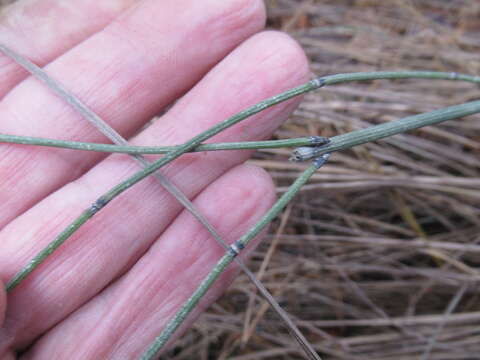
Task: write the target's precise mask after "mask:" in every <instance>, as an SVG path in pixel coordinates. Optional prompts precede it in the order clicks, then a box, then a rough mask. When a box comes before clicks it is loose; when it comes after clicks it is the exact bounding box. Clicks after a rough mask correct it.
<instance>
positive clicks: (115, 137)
mask: <svg viewBox="0 0 480 360" xmlns="http://www.w3.org/2000/svg"><path fill="white" fill-rule="evenodd" d="M2 51H3V52H4V53H5V54H6V55H7V56H10V57H11V58H12V59H13V60H14V61H16V62H17V63H18V64H20V65H21V66H23V67H24V68H25V69H26V70H27V71H29V72H30V73H31V74H32V75H33V76H35V77H36V78H37V79H39V80H41V81H43V82H45V83H46V85H47V87H48V88H49V89H50V90H52V91H53V92H54V93H56V94H57V95H59V96H60V97H61V98H62V99H64V100H65V101H66V102H68V103H69V104H70V105H71V106H72V107H73V108H74V109H76V110H77V111H78V112H79V113H80V114H81V115H82V116H83V117H84V118H85V119H87V120H88V121H89V122H90V123H92V124H93V125H94V126H95V127H97V129H98V130H100V132H102V133H103V134H104V135H105V136H107V137H108V138H109V139H110V140H111V141H112V142H113V143H114V144H115V145H121V146H130V144H129V143H128V142H127V140H125V139H124V138H123V137H122V136H121V135H120V134H119V133H118V132H117V131H115V129H113V128H112V127H111V126H109V125H108V124H107V123H106V122H105V121H104V120H103V119H102V118H100V116H98V115H97V114H96V113H95V112H94V111H93V110H91V109H90V108H88V107H87V106H86V105H85V104H84V103H83V102H82V101H81V100H80V99H78V98H77V97H76V96H75V95H74V94H72V93H70V92H69V91H68V89H66V88H65V87H64V86H63V85H62V84H61V83H59V82H58V81H56V80H55V79H54V78H52V77H51V76H50V75H48V74H47V73H46V72H45V71H44V70H43V69H41V68H39V67H38V66H36V65H35V64H33V63H32V62H30V61H29V60H28V59H26V58H24V57H22V56H21V55H19V54H16V53H15V52H14V51H12V50H10V49H8V48H7V47H6V46H4V45H2V44H0V52H2ZM309 140H311V144H310V145H315V146H318V145H320V144H322V143H325V142H326V141H328V139H325V138H322V137H319V136H315V137H311V138H310V139H309ZM292 145H293V144H292ZM297 146H300V145H297ZM170 150H171V149H170ZM129 155H130V156H131V157H132V158H134V159H135V160H136V161H137V162H139V163H140V164H141V165H142V166H143V167H147V166H148V165H150V163H149V161H148V160H147V159H145V158H144V157H143V156H142V155H141V154H137V153H133V154H129ZM152 176H154V177H155V178H156V179H157V180H158V181H159V182H160V184H161V185H162V186H163V187H164V188H165V190H167V191H168V192H169V193H170V194H171V195H172V196H173V197H175V199H177V201H178V202H180V204H182V205H183V206H184V207H185V209H186V210H187V211H189V212H190V213H191V214H192V215H193V216H194V217H195V218H196V219H197V220H198V221H199V222H200V223H201V224H202V225H203V226H204V227H205V228H206V229H207V231H208V232H209V233H210V234H211V235H212V237H213V238H214V239H215V240H216V241H217V242H218V243H219V245H220V246H222V247H223V248H224V249H228V245H227V244H225V241H224V240H223V239H222V238H221V236H220V234H219V233H218V232H217V231H216V229H215V228H214V227H213V226H212V225H211V224H210V223H209V221H208V220H207V219H206V218H205V216H203V215H202V213H201V212H200V211H199V210H198V209H197V208H196V207H195V205H194V204H193V203H192V202H191V201H190V200H189V199H188V198H187V197H186V196H185V194H183V193H182V191H181V190H180V189H178V188H177V187H176V186H175V185H174V184H173V183H172V182H170V181H169V180H168V179H167V178H166V177H165V176H164V175H162V174H161V173H160V172H159V171H157V172H155V173H153V174H152ZM235 262H236V263H237V264H238V265H239V267H240V268H241V269H242V270H243V271H244V272H245V274H246V275H247V277H248V278H249V279H250V280H251V281H252V282H253V284H254V285H255V286H256V287H257V288H258V290H259V292H260V293H261V294H262V295H263V296H264V297H265V299H266V300H267V301H268V303H269V304H270V305H271V307H272V309H273V310H275V312H276V313H277V314H278V316H279V317H280V318H281V319H283V321H284V322H285V325H286V326H287V329H288V330H289V332H290V333H291V334H292V336H293V337H294V338H295V339H296V340H297V342H298V344H299V345H300V347H301V348H302V349H303V350H304V352H305V354H306V355H307V356H308V357H309V359H310V360H320V357H319V356H318V355H317V353H316V352H315V350H314V349H313V347H312V346H311V345H310V344H309V342H308V341H307V339H306V338H305V337H304V336H303V334H302V333H301V332H300V330H299V329H298V327H297V326H296V325H295V324H294V323H293V321H292V320H291V319H290V318H289V317H288V315H287V313H286V312H285V311H284V310H283V309H282V308H281V307H280V305H279V304H278V303H277V302H276V301H275V299H274V298H273V296H272V295H271V294H270V293H269V292H268V290H267V289H266V288H265V287H264V286H263V284H262V283H261V282H260V281H258V280H257V279H256V277H255V275H254V274H253V273H252V272H251V271H250V270H249V269H248V268H247V266H246V265H245V264H244V263H243V262H242V261H241V260H240V259H239V258H235Z"/></svg>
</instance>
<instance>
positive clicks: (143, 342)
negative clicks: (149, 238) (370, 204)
mask: <svg viewBox="0 0 480 360" xmlns="http://www.w3.org/2000/svg"><path fill="white" fill-rule="evenodd" d="M274 197H275V192H274V186H273V184H272V182H271V179H270V176H269V175H268V174H267V173H265V172H264V171H263V170H262V169H259V168H255V167H252V166H246V165H243V166H239V167H236V168H234V169H232V170H230V171H229V172H228V173H226V174H225V175H223V176H222V177H221V178H220V179H218V180H217V181H215V182H214V183H213V184H211V185H210V186H209V187H208V188H207V189H206V190H205V191H204V192H202V193H201V194H200V195H199V197H198V198H197V199H196V200H195V204H196V205H197V206H198V208H199V209H200V210H201V211H202V213H203V214H205V216H206V217H207V218H208V219H209V220H210V221H211V222H212V224H213V225H214V226H215V227H216V228H217V229H218V230H219V231H220V234H222V235H223V236H224V238H225V239H226V241H227V242H229V243H231V242H233V241H235V240H237V239H238V238H239V237H240V236H241V235H242V234H243V233H244V232H245V231H247V230H248V229H249V228H250V227H251V226H253V224H254V223H255V222H256V221H257V220H258V219H259V218H260V217H261V216H262V215H263V214H264V213H265V212H266V210H267V209H268V208H269V207H270V206H271V205H272V203H273V200H274ZM248 249H249V250H251V249H252V248H251V247H250V246H249V247H248ZM223 254H224V250H223V249H222V248H221V247H219V246H218V245H217V244H216V243H215V242H214V240H213V239H211V237H210V236H209V233H208V232H207V231H206V230H205V229H204V228H203V227H202V226H201V225H200V224H198V223H197V222H196V221H195V220H194V219H193V218H192V217H191V216H190V215H189V214H188V213H187V212H186V211H185V210H184V211H183V212H182V214H181V215H180V216H179V217H178V218H177V219H176V220H175V221H174V222H173V224H172V225H171V226H170V227H169V228H168V229H167V230H166V232H165V233H164V234H163V235H162V236H161V237H160V238H159V239H158V241H157V242H156V243H155V244H154V245H153V246H152V247H151V248H150V249H149V251H148V252H147V253H146V254H145V255H144V256H143V257H142V259H141V260H140V261H138V262H137V263H136V264H135V266H134V267H133V268H132V269H131V270H130V271H129V272H128V273H127V274H126V275H124V276H123V277H121V278H120V279H119V280H117V281H116V282H115V283H114V284H113V285H111V286H110V287H109V288H107V289H106V290H105V291H103V292H102V293H101V294H100V295H99V296H97V297H96V298H94V299H93V300H92V301H90V302H89V303H87V304H86V305H84V306H83V307H82V308H80V309H79V310H78V311H76V312H75V313H73V314H72V315H71V316H69V317H68V319H66V320H65V321H64V322H62V323H61V325H58V326H57V327H56V328H54V329H53V330H51V331H50V332H49V333H47V334H46V335H45V336H44V337H43V338H42V339H41V340H40V341H39V342H38V343H37V344H36V345H35V346H34V347H33V349H32V351H31V353H30V354H29V356H28V357H27V358H28V359H43V358H46V357H48V356H50V357H53V358H60V359H61V358H63V357H65V356H66V355H67V354H69V358H72V357H71V356H72V355H71V354H74V355H73V358H74V359H89V358H94V357H96V358H102V359H134V358H138V356H139V355H140V354H141V353H142V352H143V351H144V350H145V349H146V348H147V346H148V344H149V343H150V342H151V341H152V340H153V339H154V338H155V336H156V335H158V334H159V332H160V331H161V330H162V328H163V327H164V326H165V324H166V322H167V321H168V320H169V319H170V318H171V317H172V316H173V315H174V313H175V312H176V311H177V310H178V308H179V307H180V306H181V305H182V304H183V302H184V301H185V300H186V299H187V298H188V297H189V296H190V295H191V294H192V292H193V291H194V290H195V289H196V287H197V286H198V284H199V283H200V282H201V280H202V279H203V278H204V277H205V276H206V275H207V274H208V272H210V270H211V269H212V267H213V266H214V264H215V263H216V262H217V261H218V259H220V257H221V256H222V255H223ZM236 273H237V269H236V266H234V265H232V266H231V267H230V268H228V269H227V271H226V272H225V273H224V274H222V276H221V277H220V278H219V280H218V282H217V283H216V284H215V285H214V287H213V288H212V289H211V290H210V291H209V292H208V294H207V295H206V297H205V298H204V300H202V302H201V303H200V305H199V306H198V307H197V308H196V309H195V311H194V313H193V314H192V316H191V317H189V319H188V323H187V324H190V323H191V322H193V320H194V319H195V318H196V317H197V316H198V315H199V314H200V312H201V311H203V310H204V309H205V308H206V307H207V306H208V305H209V304H211V303H212V302H213V301H214V300H215V299H216V298H217V297H218V296H219V295H220V294H221V293H222V292H223V291H224V290H225V289H226V287H227V286H228V285H229V283H230V282H231V280H232V279H233V277H234V275H235V274H236ZM187 324H185V325H184V326H183V329H185V328H186V326H188V325H187ZM178 335H179V334H177V336H178ZM78 339H82V347H81V348H82V349H81V350H80V351H78V350H76V351H72V350H73V348H74V347H77V346H76V345H75V344H77V343H78ZM59 344H62V345H60V346H59Z"/></svg>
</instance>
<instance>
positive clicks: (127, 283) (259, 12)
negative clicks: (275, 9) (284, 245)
mask: <svg viewBox="0 0 480 360" xmlns="http://www.w3.org/2000/svg"><path fill="white" fill-rule="evenodd" d="M133 3H135V4H133ZM45 9H49V12H48V14H49V16H48V17H45V16H39V14H41V13H42V10H43V11H45ZM264 16H265V15H264V9H263V4H262V2H261V1H258V0H251V1H240V0H228V1H221V2H219V1H216V0H208V1H202V2H198V1H194V0H182V1H178V0H175V1H173V0H168V1H163V2H158V1H153V0H150V1H149V0H144V1H139V2H135V1H132V0H110V1H105V2H101V4H99V2H98V1H91V0H82V1H78V2H73V3H71V4H70V3H68V5H66V3H65V2H62V1H57V0H49V1H44V0H43V1H42V0H35V1H30V2H25V5H23V3H22V1H20V2H19V3H17V4H15V5H13V6H12V8H11V10H10V11H8V12H6V13H5V14H4V15H3V17H2V18H1V19H0V28H1V31H0V42H3V43H5V44H7V45H8V46H10V47H12V48H13V49H16V50H17V51H19V52H20V53H23V54H25V55H26V56H28V57H29V58H31V59H32V60H33V61H34V62H36V63H37V64H38V65H41V66H46V69H47V71H48V72H49V74H51V75H52V76H53V77H54V78H57V79H60V80H61V81H62V83H63V84H64V85H65V86H66V87H67V88H69V89H70V90H71V91H72V92H73V93H75V94H76V95H77V96H79V97H80V98H81V99H82V100H84V101H85V102H86V103H87V104H88V105H89V106H90V107H91V108H93V109H94V110H95V111H96V112H97V113H98V114H100V115H101V116H102V117H103V118H104V119H106V120H107V122H108V123H109V124H110V125H111V126H112V127H113V128H115V129H116V130H117V131H119V132H120V133H121V134H122V135H123V136H125V137H131V136H132V135H133V134H137V133H138V135H136V136H135V137H134V138H133V139H132V143H134V144H141V145H154V144H155V145H160V144H165V145H168V144H177V143H182V142H184V141H186V140H188V139H189V138H190V137H192V136H194V135H195V134H197V133H198V132H200V131H202V130H205V129H207V128H208V127H210V126H211V125H213V124H214V123H216V122H218V121H221V120H223V119H225V118H226V117H228V116H229V115H232V114H234V113H236V112H238V111H240V110H242V109H243V108H245V107H247V106H248V105H251V104H253V103H256V102H257V101H259V100H261V99H263V98H265V97H267V96H270V95H273V94H275V93H278V92H280V91H282V90H284V89H287V88H290V87H292V86H295V85H297V84H299V83H301V82H303V81H304V80H305V79H306V77H307V73H308V72H307V65H306V61H305V58H304V55H303V53H302V51H301V50H300V49H299V47H298V46H297V45H296V44H295V43H294V42H293V41H292V40H291V39H289V38H288V37H286V36H285V35H283V34H279V33H273V32H264V33H260V34H256V35H254V34H255V33H256V32H257V31H259V30H260V29H261V28H262V27H263V23H264ZM0 61H1V62H2V63H4V64H5V65H4V66H0V79H1V81H0V99H1V98H3V99H2V101H1V102H0V118H1V119H2V121H1V122H0V132H1V133H10V134H22V135H32V136H42V137H50V138H62V139H73V140H81V141H90V142H105V138H104V137H103V136H102V135H101V134H100V133H99V132H98V131H97V130H96V129H94V128H93V127H92V126H91V125H90V124H88V123H86V122H85V121H84V120H83V119H82V118H81V117H80V116H79V115H78V114H76V113H75V112H74V111H73V110H72V109H71V108H69V106H68V105H66V104H64V103H63V102H62V101H61V100H60V99H58V98H57V97H56V96H55V95H53V94H51V93H50V92H49V91H48V89H47V88H46V87H44V86H43V85H42V84H40V83H38V82H37V81H36V80H34V79H31V78H26V74H25V73H24V72H23V71H19V68H18V66H17V65H16V64H14V63H12V62H10V61H7V60H6V59H3V58H2V59H1V60H0ZM47 64H48V65H47ZM197 82H198V83H197ZM196 83H197V84H196ZM186 91H188V92H187V93H186V95H185V96H183V97H182V99H181V100H179V101H178V102H176V103H175V105H174V106H173V107H172V108H171V109H170V110H169V111H168V112H167V113H166V114H165V115H163V116H162V117H161V118H160V119H158V120H157V121H156V122H155V123H154V124H153V125H151V126H150V127H148V128H147V129H144V130H141V131H140V129H142V127H143V126H144V125H145V123H146V122H147V121H148V120H149V119H150V118H151V117H152V116H154V115H155V114H156V113H158V112H159V111H161V109H162V108H163V107H165V106H166V105H168V104H170V103H172V102H173V101H175V100H176V99H177V98H178V97H179V96H180V95H182V94H183V93H185V92H186ZM24 103H25V104H26V106H22V105H23V104H24ZM294 106H295V102H287V103H284V104H281V105H280V106H278V107H276V108H273V109H271V110H269V111H266V112H262V113H260V114H258V115H257V116H255V117H253V118H252V119H250V120H248V121H246V122H245V123H244V124H242V125H240V126H236V127H234V128H232V129H230V130H228V131H226V132H224V133H222V134H220V135H217V136H216V137H215V138H214V141H233V140H235V141H238V140H254V139H260V138H265V137H268V136H269V135H270V134H271V133H272V132H273V131H274V129H275V128H276V127H277V126H278V125H279V124H280V123H281V122H282V121H283V120H284V119H285V118H286V117H287V116H288V113H289V112H290V111H291V110H292V109H293V108H294ZM0 153H1V155H0V279H1V280H2V281H3V282H7V281H8V280H9V279H10V278H11V277H12V276H13V275H14V274H15V273H16V272H17V271H18V270H19V269H20V268H21V267H22V266H24V265H25V264H26V263H27V262H28V261H29V260H30V259H31V258H32V257H33V256H34V255H35V254H36V253H37V252H38V251H39V250H41V249H42V248H43V247H45V245H47V244H48V243H49V242H50V241H51V240H52V238H53V237H55V235H57V234H58V233H59V232H60V231H61V230H62V229H63V228H64V227H65V226H66V225H68V224H69V223H70V222H71V220H72V219H73V218H75V217H76V216H77V215H78V214H79V213H80V212H81V211H82V210H83V209H84V208H85V207H86V206H88V204H89V203H91V202H92V201H94V200H95V199H96V198H97V197H98V196H100V195H101V194H102V193H104V192H105V191H106V190H108V189H109V188H111V187H113V186H114V185H115V184H116V183H118V182H119V181H121V180H123V179H125V177H127V176H128V175H130V174H132V173H133V172H135V171H137V170H138V165H137V164H136V163H135V162H133V161H132V160H131V159H129V158H128V157H127V156H125V155H112V156H108V157H105V156H103V155H100V154H95V153H81V152H73V151H66V150H59V149H46V148H31V147H25V146H19V145H7V144H1V145H0ZM249 155H250V153H249V152H246V151H243V152H228V153H227V152H218V153H209V154H208V155H205V154H194V155H191V154H190V155H185V156H183V157H181V158H180V159H178V160H177V161H176V162H174V163H173V164H171V165H170V166H167V167H166V168H165V171H164V174H165V175H166V176H167V177H168V178H169V179H170V180H171V181H172V182H173V183H175V184H176V185H177V186H178V187H179V188H181V189H182V190H183V191H184V192H185V193H186V195H187V196H188V197H189V198H192V199H193V198H195V200H194V203H195V204H196V205H197V206H198V208H199V209H200V210H201V212H202V213H203V214H204V215H205V216H206V217H207V218H208V219H209V220H210V221H211V222H212V223H213V225H214V226H215V227H216V228H217V229H218V231H219V232H220V234H222V235H223V236H224V238H225V239H226V240H227V241H230V242H231V241H234V240H236V239H237V238H238V237H239V236H240V235H241V234H242V233H243V232H245V230H246V229H247V228H248V227H249V226H251V225H252V224H253V223H254V222H255V220H256V219H258V218H259V217H260V216H261V215H262V214H263V213H264V212H265V211H266V209H268V207H269V206H270V205H271V203H272V201H273V199H274V190H273V185H272V183H271V180H270V178H269V177H268V175H267V174H266V173H264V172H263V171H262V170H260V169H257V168H255V167H252V166H247V165H241V164H242V163H243V162H244V161H245V160H246V159H248V157H249ZM221 253H222V249H221V248H220V247H218V246H217V245H216V244H214V242H213V241H212V240H211V239H209V236H208V233H207V232H206V231H205V230H204V229H203V228H202V227H201V225H199V224H198V223H197V222H196V221H195V220H194V219H193V218H192V217H191V216H190V215H189V214H188V213H187V212H186V211H184V210H183V211H182V207H181V205H179V204H178V203H177V202H176V201H175V199H173V198H172V197H171V196H170V195H168V194H167V193H166V192H165V190H164V189H162V187H161V186H160V185H159V184H158V182H156V181H155V179H152V178H148V179H146V180H144V181H143V182H141V183H140V184H138V185H137V186H135V187H134V188H133V189H130V190H129V191H127V192H126V193H124V194H123V195H122V196H121V197H120V198H118V199H116V200H114V202H112V204H110V205H109V206H108V207H107V208H106V209H104V210H103V211H102V212H101V213H99V214H97V216H96V217H95V218H94V219H93V220H92V221H90V222H89V223H87V224H86V225H85V226H84V227H83V228H82V229H81V230H80V231H79V232H78V233H77V234H76V235H75V236H74V237H73V238H71V239H69V241H68V242H67V243H66V244H64V246H62V247H61V248H60V249H59V250H58V252H56V253H55V255H54V256H52V257H51V258H49V259H48V260H47V261H46V262H45V263H44V264H42V265H41V266H40V267H39V268H38V269H37V270H36V271H35V272H34V273H32V274H31V276H30V277H29V278H28V279H27V280H25V282H24V283H22V284H21V285H20V286H18V288H16V289H15V290H14V291H12V292H11V293H10V294H9V295H8V303H7V300H6V299H5V296H4V294H3V293H2V292H0V320H1V319H2V318H3V317H4V318H5V319H4V322H3V326H2V328H1V329H0V356H2V358H5V359H9V358H13V357H14V353H15V351H19V350H23V349H26V348H28V351H27V352H26V353H25V357H27V358H31V359H44V358H45V359H53V358H58V359H63V358H69V359H72V358H79V359H88V358H92V359H97V358H102V359H103V358H121V359H124V358H134V357H136V356H138V355H139V354H140V353H141V352H142V351H143V350H144V349H145V348H146V347H147V346H148V343H149V342H150V341H151V340H152V339H153V337H154V336H155V335H157V334H158V332H159V331H160V330H161V328H162V327H163V326H164V324H165V323H166V321H168V319H169V317H171V315H172V314H173V313H174V312H175V311H176V309H177V308H178V307H179V306H180V305H181V304H182V303H183V301H184V300H185V299H186V298H187V297H188V296H189V294H190V293H191V292H192V291H193V289H194V288H195V287H196V285H197V284H198V282H199V281H200V280H201V279H202V278H203V277H204V276H205V275H206V274H207V273H208V271H209V270H210V268H211V267H212V265H213V264H214V263H215V262H216V260H217V259H218V258H219V256H220V254H221ZM234 273H235V269H234V268H232V269H231V270H230V271H229V272H227V273H226V274H224V275H223V276H222V278H221V280H220V281H219V282H218V283H217V284H216V285H215V287H214V288H213V289H212V290H211V292H210V293H209V294H211V295H210V296H209V297H208V299H206V301H205V302H203V303H202V306H200V308H202V309H203V308H205V306H207V305H208V303H211V302H212V301H213V300H214V298H215V297H216V296H218V295H219V294H221V292H222V291H223V290H224V289H225V288H226V286H227V285H228V283H229V281H231V279H232V278H233V276H234ZM199 312H200V310H199V309H197V310H196V311H195V314H196V315H198V314H199ZM3 314H5V316H2V315H3ZM195 314H194V315H193V316H192V317H191V319H190V322H191V321H193V318H194V317H195ZM80 339H81V342H82V346H81V348H80V349H79V347H78V341H79V340H80ZM73 350H75V351H73Z"/></svg>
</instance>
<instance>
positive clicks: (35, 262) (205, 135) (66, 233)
mask: <svg viewBox="0 0 480 360" xmlns="http://www.w3.org/2000/svg"><path fill="white" fill-rule="evenodd" d="M321 86H322V83H321V82H319V81H317V80H312V81H309V82H308V83H306V84H303V85H300V86H297V87H295V88H293V89H290V90H288V91H286V92H284V93H282V94H279V95H275V96H273V97H271V98H268V99H266V100H264V101H262V102H260V103H258V104H255V105H253V106H251V107H250V108H248V109H246V110H244V111H241V112H239V113H237V114H235V115H233V116H231V117H230V118H228V119H226V120H224V121H222V122H220V123H218V124H216V125H214V126H213V127H211V128H210V129H208V130H206V131H204V132H202V133H201V134H199V135H197V136H195V137H193V138H192V139H191V140H190V141H188V142H186V143H185V144H183V145H179V146H178V147H177V148H175V150H173V151H170V152H168V153H166V154H165V155H164V156H163V157H162V158H160V159H159V160H157V161H155V162H153V163H152V164H151V165H149V166H147V167H145V168H144V169H142V170H140V171H139V172H137V173H136V174H134V175H133V176H131V177H130V178H128V179H127V180H125V181H122V182H121V183H120V184H118V185H116V186H114V187H113V188H112V189H110V190H109V191H108V192H107V193H105V194H104V195H102V196H100V198H98V199H97V201H96V202H95V203H93V205H92V206H90V207H89V208H87V209H86V210H84V211H83V212H82V214H81V215H80V216H79V217H78V218H77V219H75V220H74V221H73V222H72V223H71V224H70V225H69V226H68V227H67V228H66V229H64V230H63V231H62V232H61V233H60V234H59V235H58V236H57V237H56V238H55V239H54V240H53V241H52V242H51V243H50V244H49V245H48V246H47V247H46V248H45V249H42V250H41V251H40V252H39V253H38V254H37V255H36V256H35V257H34V258H33V259H32V260H31V261H30V262H29V263H28V264H27V265H26V266H25V267H24V268H22V269H21V270H20V271H19V272H18V273H17V274H15V276H14V277H13V279H11V280H10V281H9V282H8V283H7V285H6V290H7V292H9V291H12V290H13V289H14V288H15V287H16V286H18V284H20V282H21V281H22V280H23V279H25V278H26V277H27V276H28V275H29V274H30V273H31V272H32V271H33V270H34V269H35V268H36V267H37V266H39V265H40V264H41V263H42V262H43V261H44V260H45V259H46V258H47V257H48V256H49V255H50V254H52V253H53V252H54V251H55V250H56V249H57V248H58V247H59V246H60V245H62V244H63V243H64V242H65V241H66V240H67V239H68V238H69V237H70V236H71V235H72V234H74V233H75V231H76V230H78V228H79V227H80V226H81V225H83V224H84V223H85V222H87V220H89V219H90V218H91V217H93V215H95V214H96V213H97V212H98V211H100V210H101V209H102V208H103V207H104V206H106V205H107V204H108V203H109V202H110V201H112V200H113V199H114V198H115V197H116V196H118V195H120V194H121V193H123V192H124V191H125V190H127V189H129V188H130V187H131V186H133V185H135V184H136V183H137V182H139V181H140V180H142V179H144V178H146V177H147V176H149V175H151V174H153V173H154V172H155V171H157V170H158V169H160V168H161V167H162V166H164V165H167V164H168V163H170V162H172V161H173V160H175V159H176V158H178V157H179V156H181V155H183V154H184V153H186V152H188V151H190V150H192V149H194V148H196V147H197V146H199V145H200V144H201V143H202V142H204V141H205V140H208V139H209V138H211V137H212V136H215V135H216V134H218V133H220V132H221V131H223V130H225V129H227V128H229V127H230V126H233V125H235V124H236V123H238V122H240V121H242V120H244V119H246V118H248V117H250V116H252V115H255V114H257V113H259V112H260V111H263V110H265V109H267V108H269V107H271V106H273V105H276V104H278V103H281V102H283V101H286V100H289V99H291V98H293V97H295V96H297V95H300V94H303V93H305V92H308V91H311V90H314V89H318V88H319V87H321Z"/></svg>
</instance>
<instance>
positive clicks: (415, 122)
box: [291, 100, 480, 160]
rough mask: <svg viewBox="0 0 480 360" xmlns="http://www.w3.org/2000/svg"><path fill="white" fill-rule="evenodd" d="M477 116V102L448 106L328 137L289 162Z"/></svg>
mask: <svg viewBox="0 0 480 360" xmlns="http://www.w3.org/2000/svg"><path fill="white" fill-rule="evenodd" d="M478 112H480V100H477V101H471V102H468V103H465V104H461V105H454V106H449V107H446V108H443V109H438V110H434V111H430V112H428V113H423V114H418V115H413V116H408V117H405V118H402V119H399V120H395V121H390V122H386V123H383V124H380V125H375V126H371V127H368V128H365V129H360V130H355V131H351V132H349V133H346V134H342V135H338V136H334V137H331V138H330V142H329V143H328V144H326V145H324V146H320V147H309V148H306V149H305V148H300V149H295V150H294V151H293V155H292V158H291V159H292V160H308V159H309V158H314V157H317V156H319V155H321V154H324V153H330V152H334V151H339V150H344V149H348V148H351V147H353V146H356V145H360V144H365V143H367V142H371V141H376V140H379V139H382V138H385V137H388V136H392V135H395V134H399V133H403V132H406V131H409V130H413V129H417V128H420V127H423V126H428V125H433V124H437V123H440V122H443V121H447V120H452V119H457V118H460V117H463V116H467V115H472V114H475V113H478Z"/></svg>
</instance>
